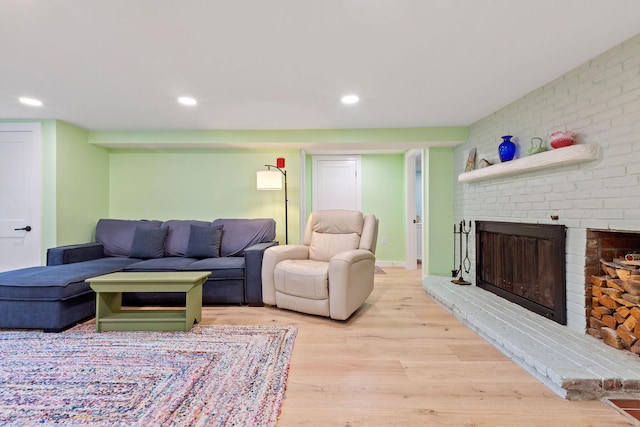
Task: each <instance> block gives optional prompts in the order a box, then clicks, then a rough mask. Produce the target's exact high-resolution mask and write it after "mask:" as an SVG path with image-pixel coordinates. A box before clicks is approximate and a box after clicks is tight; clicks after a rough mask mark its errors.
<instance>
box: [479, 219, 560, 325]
mask: <svg viewBox="0 0 640 427" xmlns="http://www.w3.org/2000/svg"><path fill="white" fill-rule="evenodd" d="M476 284H477V286H479V287H481V288H483V289H486V290H488V291H490V292H493V293H495V294H497V295H499V296H501V297H503V298H506V299H507V300H509V301H512V302H514V303H516V304H519V305H521V306H523V307H525V308H527V309H529V310H531V311H533V312H534V313H538V314H540V315H542V316H545V317H548V318H549V319H552V320H554V321H556V322H558V323H560V324H562V325H564V324H566V321H567V320H566V290H565V227H564V226H563V225H545V224H521V223H509V222H490V221H476Z"/></svg>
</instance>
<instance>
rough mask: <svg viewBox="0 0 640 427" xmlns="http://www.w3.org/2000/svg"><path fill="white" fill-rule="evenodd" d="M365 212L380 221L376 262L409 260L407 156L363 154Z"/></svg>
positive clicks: (363, 204)
mask: <svg viewBox="0 0 640 427" xmlns="http://www.w3.org/2000/svg"><path fill="white" fill-rule="evenodd" d="M361 159H362V211H363V212H364V213H371V214H374V215H375V216H376V217H377V218H378V219H379V220H380V226H379V228H378V245H377V249H376V259H378V260H380V261H385V262H400V263H402V262H404V261H406V258H407V256H406V234H407V232H406V220H405V218H406V209H405V207H406V200H405V193H406V192H405V190H404V188H405V174H406V172H405V166H404V154H402V153H400V154H365V155H362V157H361Z"/></svg>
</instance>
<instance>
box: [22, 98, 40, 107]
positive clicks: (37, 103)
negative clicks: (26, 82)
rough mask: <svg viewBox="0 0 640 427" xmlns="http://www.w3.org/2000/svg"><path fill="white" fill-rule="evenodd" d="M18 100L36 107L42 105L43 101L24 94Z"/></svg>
mask: <svg viewBox="0 0 640 427" xmlns="http://www.w3.org/2000/svg"><path fill="white" fill-rule="evenodd" d="M18 101H20V102H22V103H23V104H27V105H31V106H34V107H42V101H40V100H38V99H33V98H27V97H25V96H22V97H20V98H18Z"/></svg>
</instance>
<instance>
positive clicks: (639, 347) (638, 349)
mask: <svg viewBox="0 0 640 427" xmlns="http://www.w3.org/2000/svg"><path fill="white" fill-rule="evenodd" d="M629 350H631V351H632V352H634V353H635V354H640V341H636V343H635V344H634V345H632V346H631V348H629Z"/></svg>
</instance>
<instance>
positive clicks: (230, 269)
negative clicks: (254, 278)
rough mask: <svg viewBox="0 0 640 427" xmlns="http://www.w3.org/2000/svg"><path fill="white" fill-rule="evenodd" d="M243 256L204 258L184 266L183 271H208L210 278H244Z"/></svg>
mask: <svg viewBox="0 0 640 427" xmlns="http://www.w3.org/2000/svg"><path fill="white" fill-rule="evenodd" d="M244 266H245V262H244V257H223V258H206V259H201V260H199V261H196V262H194V263H192V264H189V265H188V266H186V267H184V268H183V270H185V271H210V272H211V275H210V276H209V279H208V280H211V279H241V280H242V279H244Z"/></svg>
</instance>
